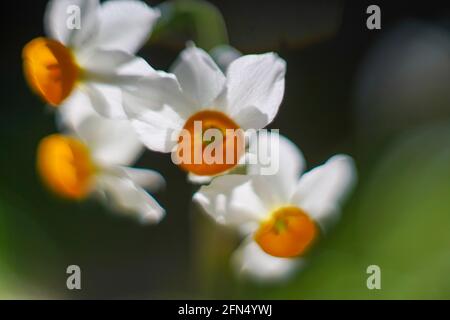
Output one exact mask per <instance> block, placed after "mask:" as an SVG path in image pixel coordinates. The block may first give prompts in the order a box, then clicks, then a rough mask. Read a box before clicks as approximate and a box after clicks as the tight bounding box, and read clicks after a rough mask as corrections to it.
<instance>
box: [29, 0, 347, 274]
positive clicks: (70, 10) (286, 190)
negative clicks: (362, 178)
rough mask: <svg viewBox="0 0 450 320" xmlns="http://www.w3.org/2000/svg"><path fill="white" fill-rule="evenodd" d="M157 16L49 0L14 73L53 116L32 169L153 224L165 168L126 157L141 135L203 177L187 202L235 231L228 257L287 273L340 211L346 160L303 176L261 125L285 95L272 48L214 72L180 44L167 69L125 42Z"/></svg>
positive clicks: (280, 141)
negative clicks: (54, 125) (52, 128)
mask: <svg viewBox="0 0 450 320" xmlns="http://www.w3.org/2000/svg"><path fill="white" fill-rule="evenodd" d="M159 17H160V12H159V11H158V10H157V9H155V8H151V7H149V6H148V5H146V4H145V3H143V2H141V1H136V0H110V1H106V2H104V3H102V4H100V3H99V1H98V0H51V1H50V2H49V4H48V7H47V10H46V14H45V27H46V30H47V34H48V37H45V38H44V37H40V38H37V39H34V40H32V41H31V42H29V43H28V44H27V45H26V46H25V47H24V49H23V60H24V73H25V77H26V79H27V81H28V83H29V85H30V87H31V88H32V90H33V91H35V92H36V93H37V94H38V95H39V96H40V97H41V98H42V99H43V100H44V101H45V102H46V103H47V104H49V105H50V106H52V107H54V108H55V111H56V115H57V122H58V124H59V125H60V128H61V133H58V134H53V135H50V136H48V137H45V138H44V139H43V140H42V141H41V143H40V145H39V147H38V151H37V167H38V171H39V173H40V175H41V177H42V180H43V181H44V183H45V184H46V185H47V186H48V187H49V188H50V189H51V190H52V191H53V192H54V193H56V194H58V195H60V196H62V197H65V198H69V199H77V200H80V199H85V198H86V197H87V196H88V195H91V194H96V195H99V196H100V197H101V198H103V199H104V200H105V202H106V203H107V204H108V205H110V206H111V207H112V208H114V209H115V210H117V211H119V212H124V213H134V214H137V215H138V217H139V218H140V219H141V220H142V221H146V222H158V221H160V219H162V218H163V216H164V214H165V211H164V209H163V208H162V207H161V206H160V205H159V204H158V202H157V201H156V200H155V199H154V198H153V197H152V196H151V195H150V194H149V193H148V191H155V190H157V189H159V188H161V187H163V186H164V185H165V181H164V178H163V177H162V176H161V175H160V174H159V173H157V172H155V171H153V170H147V169H137V168H132V167H130V166H131V165H132V164H133V163H134V162H135V161H136V160H137V158H138V157H139V155H140V154H141V152H142V151H143V149H144V147H147V148H148V149H150V150H152V151H157V152H164V153H169V152H171V153H172V160H173V162H174V163H175V164H177V165H178V166H179V167H180V168H181V169H182V170H184V171H186V172H187V173H188V177H189V180H190V181H191V182H193V183H201V184H203V186H202V187H201V188H200V189H199V191H198V192H196V193H195V194H194V196H193V200H194V201H195V202H197V203H199V204H200V205H201V207H202V208H203V209H204V211H205V212H206V213H207V214H208V215H210V216H211V217H212V218H213V219H214V220H215V221H217V222H218V223H220V224H223V225H227V226H230V227H234V228H236V229H237V230H238V231H239V232H240V233H241V234H242V236H243V239H244V240H243V244H242V246H241V247H240V248H239V249H238V250H237V251H236V253H235V254H234V256H233V258H232V261H233V265H234V266H235V267H236V268H237V269H238V270H239V271H240V272H241V273H243V274H247V275H250V276H253V277H255V278H258V279H279V278H282V277H285V276H287V275H289V274H291V273H292V271H293V270H294V269H295V267H296V266H297V265H299V264H301V261H302V257H304V256H305V254H306V253H307V252H308V250H309V249H310V248H311V246H312V245H313V244H314V243H315V242H316V241H317V239H318V238H319V236H320V234H321V233H322V232H323V231H324V230H325V229H326V226H327V225H328V224H327V223H326V222H327V221H329V220H332V218H333V217H336V215H337V214H338V213H339V207H340V203H341V202H342V201H343V199H344V197H345V195H346V194H347V193H348V191H349V190H350V188H351V186H352V185H353V182H354V180H355V169H354V165H353V161H352V159H351V158H350V157H349V156H345V155H337V156H334V157H332V158H331V159H330V160H329V161H328V162H326V163H325V164H324V165H322V166H320V167H318V168H315V169H313V170H311V171H309V172H307V173H305V174H303V175H302V173H303V170H304V167H305V164H304V159H303V156H302V154H301V152H300V150H299V149H298V148H297V147H296V146H295V145H294V144H293V143H292V142H291V141H289V140H288V139H287V138H285V137H283V136H281V135H279V134H278V133H275V132H267V131H264V130H261V129H263V128H264V127H266V126H267V125H268V124H270V123H271V122H272V120H273V119H274V118H275V116H276V115H277V113H278V109H279V107H280V104H281V102H282V99H283V95H284V83H285V71H286V63H285V61H284V60H283V59H281V58H280V57H279V56H278V55H277V54H275V53H265V54H255V55H244V56H235V57H233V61H231V62H229V63H228V65H227V66H226V68H225V69H226V71H222V69H221V68H219V66H218V65H217V64H216V63H215V62H214V60H213V59H212V58H211V57H210V55H209V54H208V53H207V52H205V51H204V50H202V49H200V48H197V47H196V46H195V45H194V44H193V43H189V44H188V45H187V47H186V49H184V50H183V51H182V52H181V54H180V56H179V58H178V59H177V61H176V62H175V63H174V65H173V67H172V68H171V70H169V72H164V71H157V70H154V69H153V68H152V67H151V66H150V65H149V64H148V63H147V62H146V61H145V60H144V59H142V58H140V57H137V56H136V55H135V54H136V52H137V51H138V50H139V48H140V47H141V46H142V45H143V44H144V43H145V42H146V40H147V39H148V37H149V35H150V33H151V30H152V28H153V26H154V25H155V23H156V21H157V20H158V18H159ZM71 19H74V21H71ZM76 19H79V20H76ZM262 149H264V150H265V151H266V153H265V154H261V150H262ZM237 168H243V170H239V172H241V173H238V170H237ZM267 168H271V170H266V169H267Z"/></svg>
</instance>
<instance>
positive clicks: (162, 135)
mask: <svg viewBox="0 0 450 320" xmlns="http://www.w3.org/2000/svg"><path fill="white" fill-rule="evenodd" d="M180 90H181V89H180V87H179V85H178V82H177V81H176V79H175V78H174V77H173V76H172V75H169V74H165V73H162V72H159V73H157V74H152V75H150V76H147V77H143V78H142V79H141V80H139V82H138V83H137V84H136V85H135V86H134V87H130V88H127V89H126V90H125V91H124V92H123V95H124V96H123V97H124V108H125V111H126V113H127V116H128V117H129V119H130V120H131V123H132V125H133V127H134V128H135V130H136V132H137V134H138V135H139V137H140V139H141V141H142V142H143V143H144V144H145V145H146V146H147V147H148V148H149V149H151V150H154V151H159V152H171V151H172V149H173V147H174V146H175V145H176V144H177V142H178V134H179V132H180V130H181V129H182V128H183V125H184V123H185V121H186V120H187V119H188V117H189V116H190V115H191V114H192V113H193V111H192V109H191V107H190V105H189V104H187V103H186V100H185V99H184V97H183V95H182V93H181V91H180Z"/></svg>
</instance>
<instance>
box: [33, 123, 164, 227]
mask: <svg viewBox="0 0 450 320" xmlns="http://www.w3.org/2000/svg"><path fill="white" fill-rule="evenodd" d="M142 151H143V146H142V144H141V143H140V142H139V140H138V139H137V136H136V134H135V133H134V131H133V130H132V128H131V127H130V125H129V122H128V121H127V120H111V119H106V118H102V117H100V116H98V115H91V116H89V117H86V118H84V120H83V121H81V123H80V124H79V126H78V127H77V128H76V130H75V131H74V132H71V133H70V134H53V135H50V136H47V137H46V138H44V139H42V140H41V142H40V144H39V147H38V151H37V168H38V171H39V174H40V176H41V177H42V180H43V182H44V183H45V184H46V185H47V186H48V187H49V189H50V190H51V191H53V192H54V193H55V194H56V195H59V196H61V197H63V198H66V199H71V200H83V199H85V198H86V197H88V196H89V195H91V194H95V195H98V196H100V197H101V198H102V199H103V200H104V201H105V203H106V204H108V205H110V206H111V208H112V209H115V210H116V211H118V212H123V213H131V214H135V215H137V216H138V217H139V218H140V219H141V220H142V222H158V221H159V220H160V219H161V218H162V217H163V216H164V214H165V212H164V209H163V208H162V207H161V206H160V205H159V204H158V202H157V201H156V200H155V199H154V198H153V197H152V196H151V195H149V194H148V193H147V192H146V191H145V190H144V188H145V189H149V190H152V191H156V190H157V189H159V188H161V187H163V186H164V184H165V182H164V178H163V177H162V176H161V175H160V174H159V173H157V172H156V171H153V170H145V169H136V168H131V167H129V165H130V164H132V163H134V162H135V161H136V159H137V157H138V156H139V155H140V154H141V152H142Z"/></svg>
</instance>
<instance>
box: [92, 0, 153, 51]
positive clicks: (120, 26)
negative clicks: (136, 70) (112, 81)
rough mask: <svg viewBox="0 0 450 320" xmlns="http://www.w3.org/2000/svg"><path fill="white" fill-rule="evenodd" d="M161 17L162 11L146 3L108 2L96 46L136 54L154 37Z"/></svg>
mask: <svg viewBox="0 0 450 320" xmlns="http://www.w3.org/2000/svg"><path fill="white" fill-rule="evenodd" d="M159 17H160V12H159V10H157V9H153V8H150V7H149V6H147V5H146V4H145V3H144V2H143V1H131V0H127V1H123V0H116V1H106V2H105V3H103V4H102V6H101V7H100V10H99V19H100V28H99V32H98V35H97V37H96V38H95V39H94V43H95V46H97V47H98V48H102V49H115V50H123V51H126V52H129V53H136V52H137V51H138V50H139V49H140V48H141V47H142V45H143V44H144V43H145V42H146V41H147V39H148V38H149V37H150V34H151V31H152V29H153V26H154V24H155V23H156V21H157V20H158V18H159Z"/></svg>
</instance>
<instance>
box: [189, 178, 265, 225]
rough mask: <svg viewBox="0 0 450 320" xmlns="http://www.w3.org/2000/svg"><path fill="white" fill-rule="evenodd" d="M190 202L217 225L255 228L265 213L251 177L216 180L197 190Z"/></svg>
mask: <svg viewBox="0 0 450 320" xmlns="http://www.w3.org/2000/svg"><path fill="white" fill-rule="evenodd" d="M193 199H194V201H196V202H197V203H199V204H200V205H201V206H202V207H203V209H204V210H205V211H206V213H207V214H208V215H210V216H211V217H212V218H213V219H214V220H216V221H217V222H218V223H221V224H225V225H231V226H240V225H241V224H247V223H251V224H255V226H257V224H258V223H259V222H260V221H261V220H262V219H264V217H265V216H266V215H267V213H268V210H269V209H268V208H267V206H266V204H265V199H262V198H261V197H260V195H259V194H258V193H257V191H256V190H255V184H254V182H253V180H252V177H250V176H246V175H226V176H220V177H217V178H215V179H214V180H213V181H212V182H211V184H209V185H208V186H203V187H201V188H200V190H199V191H198V192H196V193H195V194H194V197H193Z"/></svg>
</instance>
